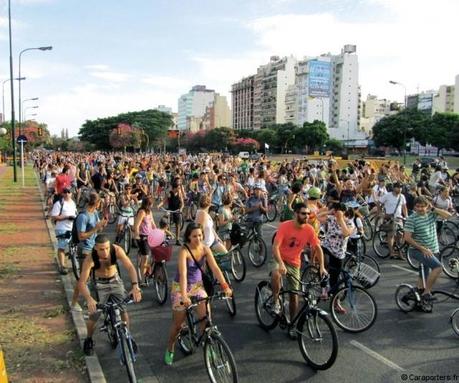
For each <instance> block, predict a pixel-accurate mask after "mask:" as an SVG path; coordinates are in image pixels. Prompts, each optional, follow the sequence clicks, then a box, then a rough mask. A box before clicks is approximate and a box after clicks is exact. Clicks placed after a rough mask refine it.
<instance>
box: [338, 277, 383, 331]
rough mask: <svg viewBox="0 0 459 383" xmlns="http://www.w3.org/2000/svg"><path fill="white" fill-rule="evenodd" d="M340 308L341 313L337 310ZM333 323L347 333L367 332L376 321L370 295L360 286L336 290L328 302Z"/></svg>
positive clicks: (373, 302)
mask: <svg viewBox="0 0 459 383" xmlns="http://www.w3.org/2000/svg"><path fill="white" fill-rule="evenodd" d="M339 306H340V308H341V309H344V310H343V311H340V310H338V307H339ZM330 312H331V314H332V317H333V320H334V321H335V323H336V324H337V325H338V326H339V327H341V328H342V329H343V330H345V331H348V332H353V333H357V332H362V331H365V330H368V329H369V328H370V327H371V326H372V325H373V324H374V323H375V320H376V316H377V314H378V308H377V306H376V302H375V300H374V298H373V297H372V295H371V294H370V293H369V292H368V291H366V290H365V289H363V288H362V287H360V286H353V285H350V286H345V287H342V288H341V289H339V290H338V292H337V293H336V294H335V296H334V297H333V299H332V300H331V302H330Z"/></svg>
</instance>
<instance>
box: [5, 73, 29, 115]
mask: <svg viewBox="0 0 459 383" xmlns="http://www.w3.org/2000/svg"><path fill="white" fill-rule="evenodd" d="M25 79H26V78H25V77H22V78H21V80H25ZM15 80H19V78H15ZM8 81H10V79H9V78H7V79H6V80H4V81H3V82H2V116H3V120H2V122H5V121H6V117H5V116H6V115H5V84H6V83H7V82H8Z"/></svg>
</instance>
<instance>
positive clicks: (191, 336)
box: [177, 292, 239, 383]
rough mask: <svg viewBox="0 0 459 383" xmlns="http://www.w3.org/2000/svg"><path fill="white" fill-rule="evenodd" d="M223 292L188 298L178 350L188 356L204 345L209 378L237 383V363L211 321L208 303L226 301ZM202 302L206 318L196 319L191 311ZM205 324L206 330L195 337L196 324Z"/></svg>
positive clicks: (178, 338) (178, 339)
mask: <svg viewBox="0 0 459 383" xmlns="http://www.w3.org/2000/svg"><path fill="white" fill-rule="evenodd" d="M227 299H228V297H226V296H225V295H224V294H223V293H221V292H219V293H216V294H214V295H213V296H211V297H205V298H197V297H191V305H190V306H188V307H187V308H186V322H187V324H186V325H184V326H183V328H182V329H181V330H180V333H179V335H178V337H177V341H178V344H179V347H180V349H181V350H182V352H183V353H184V354H185V355H191V354H192V353H193V352H194V351H195V350H196V348H197V347H199V346H200V345H203V346H204V349H203V351H204V362H205V365H206V369H207V374H208V376H209V379H210V381H211V382H213V383H217V382H218V383H219V382H233V383H237V382H238V381H239V379H238V374H237V368H236V362H235V360H234V356H233V353H232V352H231V349H230V348H229V346H228V344H227V343H226V341H225V340H224V339H223V336H222V334H221V332H220V330H219V329H218V328H217V326H216V325H215V324H214V323H213V322H212V316H211V315H210V313H209V305H208V304H207V302H212V301H213V300H227ZM201 302H205V306H206V316H205V317H204V318H201V319H196V318H195V314H194V312H193V309H194V308H195V307H196V306H198V305H199V304H200V303H201ZM203 321H205V329H204V331H203V332H202V334H201V335H199V334H198V329H197V325H198V324H200V323H201V322H203Z"/></svg>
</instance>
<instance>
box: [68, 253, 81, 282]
mask: <svg viewBox="0 0 459 383" xmlns="http://www.w3.org/2000/svg"><path fill="white" fill-rule="evenodd" d="M69 258H70V262H71V263H72V272H73V275H74V276H75V279H76V280H77V281H79V280H80V257H79V256H78V250H77V249H74V250H70V253H69Z"/></svg>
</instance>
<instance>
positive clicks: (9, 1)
mask: <svg viewBox="0 0 459 383" xmlns="http://www.w3.org/2000/svg"><path fill="white" fill-rule="evenodd" d="M8 34H9V45H10V89H11V144H12V146H13V182H17V181H18V179H17V170H16V130H15V127H14V84H13V42H12V39H11V0H8ZM19 77H21V76H19Z"/></svg>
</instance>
